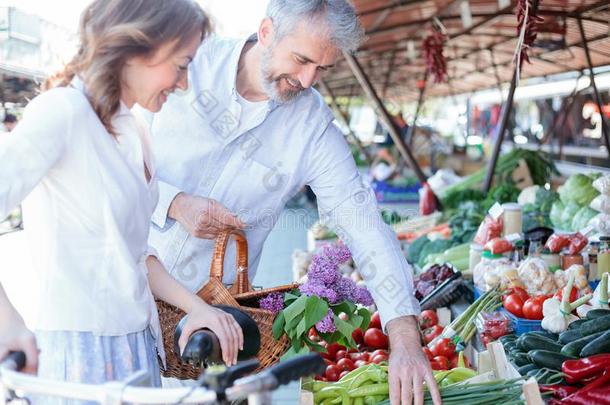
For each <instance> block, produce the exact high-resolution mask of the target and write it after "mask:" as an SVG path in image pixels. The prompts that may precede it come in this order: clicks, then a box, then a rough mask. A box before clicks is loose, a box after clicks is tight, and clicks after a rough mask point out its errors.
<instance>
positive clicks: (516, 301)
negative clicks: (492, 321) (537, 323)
mask: <svg viewBox="0 0 610 405" xmlns="http://www.w3.org/2000/svg"><path fill="white" fill-rule="evenodd" d="M502 304H503V305H504V308H505V309H506V310H507V311H508V312H510V313H511V314H513V315H515V316H518V317H519V318H523V299H522V298H521V297H520V296H519V295H517V294H516V293H513V294H510V295H507V296H505V297H504V299H503V300H502Z"/></svg>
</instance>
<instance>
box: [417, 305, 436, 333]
mask: <svg viewBox="0 0 610 405" xmlns="http://www.w3.org/2000/svg"><path fill="white" fill-rule="evenodd" d="M434 325H438V316H437V315H436V311H434V310H432V309H427V310H425V311H422V313H421V315H420V316H419V326H420V327H421V328H422V329H428V328H431V327H433V326H434Z"/></svg>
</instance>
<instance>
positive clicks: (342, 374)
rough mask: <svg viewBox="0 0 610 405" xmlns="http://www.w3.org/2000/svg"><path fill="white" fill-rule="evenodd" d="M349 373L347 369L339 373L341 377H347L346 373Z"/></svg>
mask: <svg viewBox="0 0 610 405" xmlns="http://www.w3.org/2000/svg"><path fill="white" fill-rule="evenodd" d="M348 374H349V371H347V370H343V371H342V372H341V374H339V379H342V378H343V377H345V376H346V375H348Z"/></svg>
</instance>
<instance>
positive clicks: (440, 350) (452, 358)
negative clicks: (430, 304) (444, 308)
mask: <svg viewBox="0 0 610 405" xmlns="http://www.w3.org/2000/svg"><path fill="white" fill-rule="evenodd" d="M419 327H420V328H421V330H423V334H424V341H425V342H426V344H428V343H430V342H432V341H433V340H434V339H435V338H436V337H437V336H439V335H440V334H441V333H443V327H442V326H441V325H439V324H438V316H437V315H436V311H433V310H429V309H428V310H425V311H422V313H421V315H420V316H419ZM423 350H424V353H425V354H426V357H427V358H428V360H429V361H430V366H432V370H451V369H453V368H455V367H457V364H458V353H457V352H456V347H455V343H453V341H452V340H451V339H448V338H443V339H440V340H438V341H437V342H436V343H435V344H434V345H433V346H432V347H426V346H424V348H423ZM466 363H467V364H468V360H466Z"/></svg>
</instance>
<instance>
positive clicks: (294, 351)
mask: <svg viewBox="0 0 610 405" xmlns="http://www.w3.org/2000/svg"><path fill="white" fill-rule="evenodd" d="M307 353H309V348H308V347H307V346H303V347H301V348H297V349H295V348H294V346H293V347H291V348H290V349H288V351H287V352H286V353H284V355H283V356H282V357H281V358H280V361H286V360H289V359H291V358H293V357H296V356H299V355H301V354H307Z"/></svg>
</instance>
